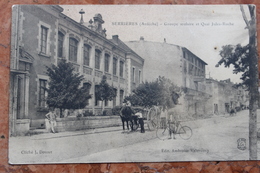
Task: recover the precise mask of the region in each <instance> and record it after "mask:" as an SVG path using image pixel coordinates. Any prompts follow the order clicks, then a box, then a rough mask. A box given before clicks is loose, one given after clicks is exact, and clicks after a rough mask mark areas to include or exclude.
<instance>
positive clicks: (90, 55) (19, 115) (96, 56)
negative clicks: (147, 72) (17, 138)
mask: <svg viewBox="0 0 260 173" xmlns="http://www.w3.org/2000/svg"><path fill="white" fill-rule="evenodd" d="M62 11H63V8H61V7H60V6H57V5H49V6H47V5H17V6H14V7H13V14H12V15H13V16H12V43H11V58H10V59H11V70H10V129H11V133H19V132H21V133H23V131H27V130H28V128H44V121H43V120H44V118H45V117H44V115H45V114H46V113H47V111H48V107H47V104H46V98H47V92H46V91H45V90H44V89H43V88H42V87H48V80H49V78H48V76H47V75H46V66H50V65H51V64H55V65H57V64H58V63H59V61H60V60H61V59H66V60H67V61H68V62H71V63H72V64H73V66H74V68H75V70H76V71H77V72H78V73H80V74H82V75H84V81H83V83H82V85H85V86H87V87H88V88H89V93H90V94H91V95H92V98H91V99H90V100H89V103H88V105H87V106H86V108H85V109H86V110H89V111H92V112H93V113H94V114H99V113H100V109H101V108H100V107H101V105H100V104H101V103H100V101H98V100H96V98H95V88H96V87H98V84H99V83H100V81H101V79H102V76H103V75H106V77H107V82H108V83H109V84H110V85H112V86H113V87H114V90H115V91H116V93H117V97H116V98H114V100H112V101H108V102H105V109H111V108H112V107H114V106H116V105H120V104H121V103H122V102H123V99H124V97H125V96H126V95H129V94H130V93H131V91H132V90H133V89H134V88H135V87H137V86H138V85H139V84H140V83H141V82H142V80H143V65H144V59H143V58H142V57H141V56H139V55H138V54H136V53H135V52H134V51H133V50H132V49H130V48H129V47H128V46H126V45H125V44H124V43H123V42H122V41H121V40H120V39H119V36H117V35H115V36H113V38H112V39H108V38H106V29H104V28H103V24H104V22H105V21H104V20H103V18H102V16H101V14H96V15H95V16H94V17H93V18H92V19H91V20H90V21H89V22H87V23H85V22H84V20H83V18H81V20H80V22H77V21H75V20H73V19H71V18H69V17H68V16H66V15H64V14H63V13H62ZM83 13H84V11H80V14H81V15H82V14H83ZM80 14H79V18H80ZM90 18H91V17H90Z"/></svg>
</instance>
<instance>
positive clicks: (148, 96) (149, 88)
mask: <svg viewBox="0 0 260 173" xmlns="http://www.w3.org/2000/svg"><path fill="white" fill-rule="evenodd" d="M180 96H181V88H180V87H178V86H176V85H174V84H173V83H172V82H171V80H170V79H167V78H165V77H161V76H159V78H157V79H156V80H155V81H152V82H147V81H146V82H144V83H142V84H140V85H139V86H138V87H137V88H136V89H135V90H133V94H131V95H130V96H128V97H126V98H125V101H127V100H129V101H130V102H131V104H132V105H133V106H143V107H152V106H154V105H160V106H162V107H163V108H164V109H165V108H171V107H173V106H174V105H176V104H177V103H178V99H179V97H180Z"/></svg>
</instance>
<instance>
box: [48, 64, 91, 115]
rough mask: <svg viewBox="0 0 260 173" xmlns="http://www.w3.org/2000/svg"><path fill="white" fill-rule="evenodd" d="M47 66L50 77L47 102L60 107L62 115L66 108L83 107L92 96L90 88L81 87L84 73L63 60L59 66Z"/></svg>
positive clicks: (54, 106) (49, 104)
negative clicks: (81, 73) (75, 69)
mask: <svg viewBox="0 0 260 173" xmlns="http://www.w3.org/2000/svg"><path fill="white" fill-rule="evenodd" d="M46 68H47V75H48V76H49V78H50V82H49V87H48V88H46V90H47V92H48V97H47V104H48V106H49V107H53V108H59V109H60V117H61V118H62V117H64V116H63V114H62V113H63V110H64V109H82V108H84V107H85V106H86V105H87V103H88V99H90V98H91V96H90V95H89V88H86V87H80V84H81V82H82V80H83V79H84V78H83V76H82V75H80V74H79V73H76V72H75V71H74V67H73V65H72V64H71V63H67V62H66V61H65V60H62V61H61V62H60V63H59V64H58V65H57V66H56V65H51V67H46Z"/></svg>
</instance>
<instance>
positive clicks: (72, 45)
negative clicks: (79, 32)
mask: <svg viewBox="0 0 260 173" xmlns="http://www.w3.org/2000/svg"><path fill="white" fill-rule="evenodd" d="M77 54H78V41H77V40H76V39H75V38H70V40H69V60H70V61H74V62H77Z"/></svg>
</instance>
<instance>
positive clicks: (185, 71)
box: [126, 37, 211, 115]
mask: <svg viewBox="0 0 260 173" xmlns="http://www.w3.org/2000/svg"><path fill="white" fill-rule="evenodd" d="M126 44H127V45H128V46H129V47H130V48H131V49H132V50H134V51H135V52H137V53H138V54H139V55H140V56H142V57H143V58H144V59H145V62H146V63H145V64H144V69H145V72H144V78H145V80H147V81H152V80H155V79H156V78H157V77H158V76H165V77H166V78H169V79H170V80H171V81H172V82H173V83H174V84H176V85H177V86H179V87H182V88H184V93H183V95H182V97H181V98H180V99H179V103H180V104H181V106H179V108H180V109H181V110H180V111H181V112H185V113H186V114H189V115H194V114H205V113H206V108H205V103H206V102H207V100H208V99H209V98H210V97H211V95H210V94H208V93H206V92H205V89H206V72H205V66H206V65H207V63H206V62H204V61H203V60H202V59H201V58H199V57H198V56H196V55H195V54H193V53H192V52H191V51H190V50H188V49H187V48H185V47H181V46H178V45H174V44H169V43H166V40H164V42H162V43H159V42H150V41H145V40H144V38H143V37H141V38H140V40H138V41H130V42H126Z"/></svg>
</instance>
